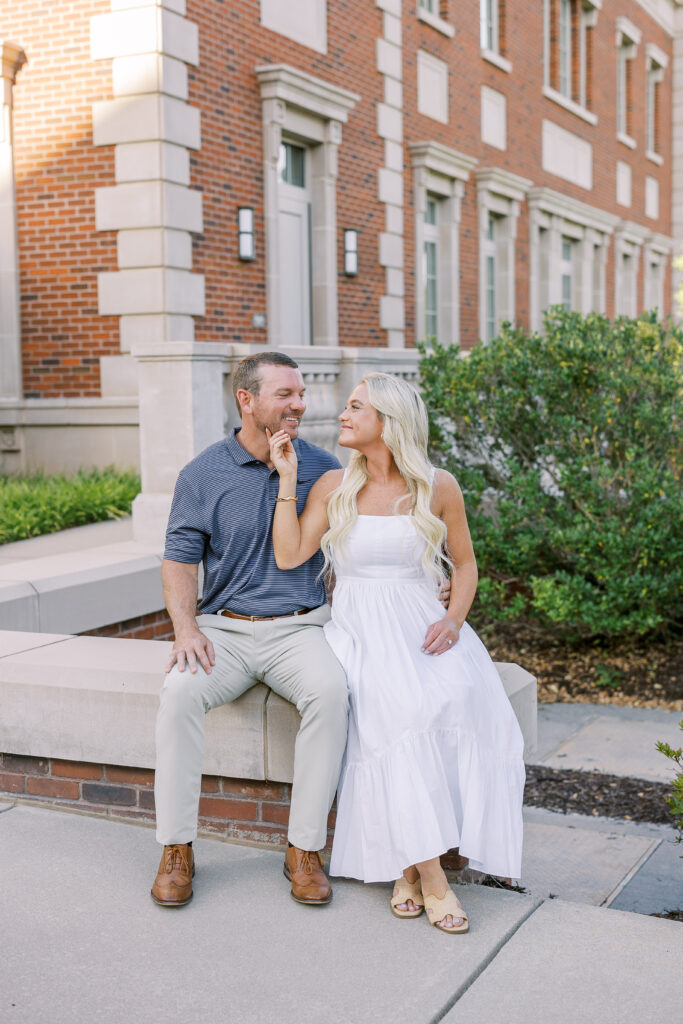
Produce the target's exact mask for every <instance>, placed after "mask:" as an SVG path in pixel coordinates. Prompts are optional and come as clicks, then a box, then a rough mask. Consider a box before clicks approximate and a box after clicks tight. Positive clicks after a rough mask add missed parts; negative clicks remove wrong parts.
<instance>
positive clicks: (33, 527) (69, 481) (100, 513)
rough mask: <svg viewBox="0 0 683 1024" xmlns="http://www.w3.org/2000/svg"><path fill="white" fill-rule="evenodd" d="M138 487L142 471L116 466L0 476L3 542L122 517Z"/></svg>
mask: <svg viewBox="0 0 683 1024" xmlns="http://www.w3.org/2000/svg"><path fill="white" fill-rule="evenodd" d="M139 491H140V478H139V476H137V475H136V474H135V473H127V472H120V471H118V470H115V469H105V470H99V469H93V470H90V471H88V472H85V471H83V470H80V471H79V472H78V473H76V475H75V476H72V477H66V476H62V475H55V476H45V475H44V474H42V473H37V474H35V475H33V476H0V544H7V543H9V542H10V541H13V540H25V539H26V538H27V537H37V536H39V535H41V534H44V533H55V532H56V531H57V530H65V529H67V527H69V526H82V525H83V523H96V522H100V521H102V520H103V519H120V518H121V516H125V515H127V514H128V513H129V512H130V509H131V505H132V502H133V498H134V497H135V496H136V494H138V493H139Z"/></svg>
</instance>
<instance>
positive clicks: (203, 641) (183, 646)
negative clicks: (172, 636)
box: [166, 629, 216, 675]
mask: <svg viewBox="0 0 683 1024" xmlns="http://www.w3.org/2000/svg"><path fill="white" fill-rule="evenodd" d="M197 662H199V663H200V665H201V666H202V668H203V669H204V671H205V672H206V674H207V675H211V666H212V665H215V664H216V655H215V653H214V649H213V644H212V643H211V641H210V640H209V639H208V637H205V636H204V634H203V633H202V632H201V630H199V629H194V630H192V631H191V632H188V633H182V634H180V635H179V636H177V637H176V640H175V643H174V644H173V650H172V651H171V657H170V658H169V659H168V664H167V665H166V671H167V672H170V671H171V669H172V668H173V666H174V665H175V664H177V665H178V671H179V672H184V671H185V665H186V664H187V666H188V667H189V669H190V672H196V671H197Z"/></svg>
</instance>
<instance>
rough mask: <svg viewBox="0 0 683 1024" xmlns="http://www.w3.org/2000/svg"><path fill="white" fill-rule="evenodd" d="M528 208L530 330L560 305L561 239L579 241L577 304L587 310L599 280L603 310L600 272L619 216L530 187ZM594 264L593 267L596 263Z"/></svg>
mask: <svg viewBox="0 0 683 1024" xmlns="http://www.w3.org/2000/svg"><path fill="white" fill-rule="evenodd" d="M527 202H528V204H529V319H530V325H531V329H532V330H536V331H539V330H540V329H541V326H542V314H543V311H544V309H546V308H547V307H548V306H551V305H556V304H557V303H559V302H561V298H562V297H561V291H560V288H561V280H560V275H559V273H558V271H557V268H558V266H559V261H560V257H561V245H562V236H563V235H564V236H566V237H569V238H572V239H573V240H574V241H576V242H578V243H579V246H578V253H579V258H580V262H579V265H578V267H577V270H578V271H579V272H578V274H577V278H576V288H575V293H576V295H577V297H578V302H577V303H576V305H577V306H578V308H579V309H580V310H581V311H582V312H584V313H588V312H590V310H591V308H593V307H594V306H595V305H596V303H595V301H594V296H595V291H596V288H595V281H596V279H597V280H598V283H599V287H598V288H597V291H598V293H599V302H598V303H597V305H599V306H601V307H602V308H601V309H600V310H599V312H603V311H604V306H605V279H604V268H605V260H606V252H607V248H608V246H609V240H610V237H611V235H612V234H613V233H614V231H615V229H616V227H617V226H618V225H619V224H620V223H621V222H620V219H619V217H616V216H614V214H611V213H606V212H605V211H604V210H599V209H597V208H596V207H593V206H589V205H588V204H587V203H582V202H580V201H579V200H577V199H572V198H571V197H569V196H565V195H563V194H562V193H560V192H555V191H554V190H553V189H549V188H544V187H542V188H531V189H530V190H529V192H528V194H527ZM596 260H597V263H596Z"/></svg>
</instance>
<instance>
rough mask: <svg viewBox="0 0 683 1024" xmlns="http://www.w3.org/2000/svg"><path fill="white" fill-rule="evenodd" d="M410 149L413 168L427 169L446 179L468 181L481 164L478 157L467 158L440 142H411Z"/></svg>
mask: <svg viewBox="0 0 683 1024" xmlns="http://www.w3.org/2000/svg"><path fill="white" fill-rule="evenodd" d="M409 148H410V156H411V163H412V165H413V167H425V168H426V169H427V170H428V171H432V172H433V173H434V174H441V175H443V176H444V177H445V178H457V179H458V180H460V181H467V179H468V178H469V176H470V171H472V170H473V169H474V168H475V167H476V166H477V164H478V163H479V161H478V160H477V159H476V157H473V156H467V155H466V154H465V153H460V152H458V150H457V149H451V148H450V146H444V145H442V144H441V143H440V142H411V143H410V147H409Z"/></svg>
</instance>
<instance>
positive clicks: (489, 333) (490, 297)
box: [484, 213, 498, 341]
mask: <svg viewBox="0 0 683 1024" xmlns="http://www.w3.org/2000/svg"><path fill="white" fill-rule="evenodd" d="M484 265H485V267H486V280H485V283H484V288H485V289H486V302H485V307H484V308H485V311H486V332H485V337H486V341H493V339H494V338H495V336H496V327H497V326H498V320H497V316H496V308H497V303H496V218H495V217H494V216H493V214H492V213H489V215H488V224H487V228H486V240H485V241H484Z"/></svg>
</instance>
